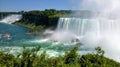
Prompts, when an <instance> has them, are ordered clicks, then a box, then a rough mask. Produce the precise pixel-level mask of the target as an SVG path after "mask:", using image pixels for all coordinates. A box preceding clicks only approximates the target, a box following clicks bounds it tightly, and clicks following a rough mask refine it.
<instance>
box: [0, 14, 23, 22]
mask: <svg viewBox="0 0 120 67" xmlns="http://www.w3.org/2000/svg"><path fill="white" fill-rule="evenodd" d="M21 18H22V15H19V14H12V15H9V16H7V17H5V18H4V19H2V20H0V22H4V23H8V24H11V23H14V22H15V21H19V20H20V19H21Z"/></svg>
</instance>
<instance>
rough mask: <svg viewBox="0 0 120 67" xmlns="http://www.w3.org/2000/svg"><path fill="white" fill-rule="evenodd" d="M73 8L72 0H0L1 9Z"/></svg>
mask: <svg viewBox="0 0 120 67" xmlns="http://www.w3.org/2000/svg"><path fill="white" fill-rule="evenodd" d="M44 9H57V10H73V9H74V6H73V4H72V1H71V0H0V11H7V12H9V11H22V10H24V11H30V10H44Z"/></svg>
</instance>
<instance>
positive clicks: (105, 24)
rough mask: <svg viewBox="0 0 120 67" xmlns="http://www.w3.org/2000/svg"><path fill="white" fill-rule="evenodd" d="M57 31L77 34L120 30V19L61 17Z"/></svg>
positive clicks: (97, 33)
mask: <svg viewBox="0 0 120 67" xmlns="http://www.w3.org/2000/svg"><path fill="white" fill-rule="evenodd" d="M57 31H68V32H72V33H74V34H76V35H77V36H84V35H86V34H87V33H94V34H96V35H102V34H104V33H106V32H120V23H119V20H110V19H81V18H60V19H59V22H58V26H57Z"/></svg>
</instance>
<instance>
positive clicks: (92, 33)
mask: <svg viewBox="0 0 120 67" xmlns="http://www.w3.org/2000/svg"><path fill="white" fill-rule="evenodd" d="M119 22H120V20H118V19H105V18H104V19H103V18H102V19H81V18H60V19H59V22H58V26H57V31H59V33H60V32H61V31H66V32H68V34H67V35H69V36H70V34H71V33H73V34H74V35H76V36H77V37H78V38H79V40H80V42H81V43H82V44H83V45H84V47H85V48H92V49H93V48H95V47H97V46H100V47H101V48H102V49H103V50H105V52H106V53H105V55H106V56H107V57H110V58H112V59H115V60H117V61H119V62H120V59H119V58H120V57H119V56H120V46H119V45H120V23H119ZM62 35H64V34H62V33H60V35H59V37H61V36H62ZM69 36H68V37H69ZM66 39H67V37H66ZM66 39H63V40H66ZM68 39H69V38H68ZM69 40H70V39H69Z"/></svg>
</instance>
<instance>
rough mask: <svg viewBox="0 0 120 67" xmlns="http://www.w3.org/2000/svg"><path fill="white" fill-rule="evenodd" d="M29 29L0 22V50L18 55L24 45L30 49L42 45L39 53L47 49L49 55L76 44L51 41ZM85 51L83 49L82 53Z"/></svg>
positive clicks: (60, 53) (62, 51)
mask: <svg viewBox="0 0 120 67" xmlns="http://www.w3.org/2000/svg"><path fill="white" fill-rule="evenodd" d="M28 30H29V29H28V28H25V27H22V26H19V25H14V24H5V23H0V50H1V51H4V52H5V53H11V54H14V55H17V54H19V53H21V52H22V51H23V46H26V47H27V48H30V49H31V48H33V47H36V46H41V50H40V51H39V53H41V52H42V51H46V53H47V54H48V55H49V56H58V55H62V54H64V52H65V51H67V50H69V49H70V48H72V46H74V45H73V44H71V43H60V42H53V41H49V40H48V39H47V38H44V36H41V35H37V36H36V35H30V34H26V32H27V31H28ZM85 52H86V50H82V53H85Z"/></svg>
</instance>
